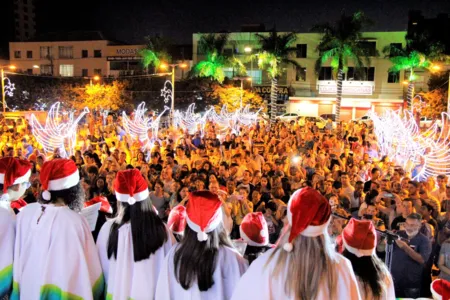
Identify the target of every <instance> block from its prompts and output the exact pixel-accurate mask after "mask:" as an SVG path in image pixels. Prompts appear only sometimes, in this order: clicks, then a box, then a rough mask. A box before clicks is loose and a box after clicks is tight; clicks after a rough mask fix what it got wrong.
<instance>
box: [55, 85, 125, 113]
mask: <svg viewBox="0 0 450 300" xmlns="http://www.w3.org/2000/svg"><path fill="white" fill-rule="evenodd" d="M125 88H126V83H125V82H120V81H117V80H116V81H113V82H112V83H111V84H94V85H90V84H87V85H85V86H84V87H79V86H65V87H64V88H63V90H64V95H63V99H64V100H66V101H68V103H69V104H70V105H71V106H73V107H74V108H76V109H83V108H84V107H88V108H89V109H91V110H93V109H98V108H104V109H110V110H118V109H120V108H123V107H124V106H125V96H124V90H125Z"/></svg>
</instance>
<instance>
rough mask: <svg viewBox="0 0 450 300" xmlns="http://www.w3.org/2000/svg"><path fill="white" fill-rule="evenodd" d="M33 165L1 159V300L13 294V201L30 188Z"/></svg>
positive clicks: (23, 161)
mask: <svg viewBox="0 0 450 300" xmlns="http://www.w3.org/2000/svg"><path fill="white" fill-rule="evenodd" d="M30 170H31V164H30V163H29V162H28V161H26V160H20V159H15V158H12V157H5V158H2V159H0V195H1V196H0V299H4V297H6V296H7V295H9V294H10V293H11V289H12V282H13V280H12V279H13V255H14V241H15V214H14V211H12V209H11V201H15V200H18V199H19V198H20V197H22V196H23V194H24V193H25V190H26V189H27V188H28V187H29V182H28V180H29V179H30V175H31V171H30Z"/></svg>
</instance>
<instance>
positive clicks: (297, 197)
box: [283, 187, 331, 252]
mask: <svg viewBox="0 0 450 300" xmlns="http://www.w3.org/2000/svg"><path fill="white" fill-rule="evenodd" d="M330 215H331V207H330V204H329V203H328V201H327V199H325V197H324V196H322V195H321V194H320V193H319V192H318V191H316V190H315V189H313V188H311V187H305V188H302V189H299V190H297V191H296V192H294V194H292V196H291V198H290V199H289V202H288V207H287V218H288V221H289V224H290V225H291V233H290V234H289V239H288V242H287V243H286V244H284V245H283V249H284V250H286V251H287V252H291V251H292V248H293V245H292V241H293V240H294V239H295V238H296V237H297V236H298V235H299V234H301V235H303V236H307V237H316V236H320V235H322V234H324V233H326V231H327V227H328V224H329V222H330V219H331V218H330Z"/></svg>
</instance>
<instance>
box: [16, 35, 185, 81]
mask: <svg viewBox="0 0 450 300" xmlns="http://www.w3.org/2000/svg"><path fill="white" fill-rule="evenodd" d="M143 48H145V45H127V44H122V43H118V42H115V41H111V40H108V39H106V38H105V37H104V36H103V35H102V34H101V33H100V32H74V33H69V34H64V35H60V34H48V35H45V36H42V37H38V38H36V39H35V40H30V41H25V42H11V43H9V54H10V63H11V64H12V65H15V66H16V67H17V72H22V73H28V74H30V75H47V76H61V77H87V78H90V77H93V76H95V75H100V76H108V77H119V76H139V75H148V72H147V70H144V69H143V66H142V64H141V60H142V59H141V56H140V55H139V51H140V50H142V49H143ZM186 64H187V65H188V66H191V65H192V63H191V62H190V61H186ZM33 66H38V67H39V68H36V67H33ZM184 72H186V70H184ZM183 74H184V73H183V71H179V70H177V72H176V78H177V79H178V78H181V77H182V76H183Z"/></svg>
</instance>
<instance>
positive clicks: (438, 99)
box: [419, 89, 448, 119]
mask: <svg viewBox="0 0 450 300" xmlns="http://www.w3.org/2000/svg"><path fill="white" fill-rule="evenodd" d="M419 95H420V96H421V97H422V98H423V100H424V101H425V103H426V105H425V107H424V108H422V111H421V114H422V115H423V116H425V117H428V118H433V119H434V118H440V116H441V113H442V112H445V111H447V96H448V91H447V90H445V89H435V90H432V91H429V92H426V93H420V94H419Z"/></svg>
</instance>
